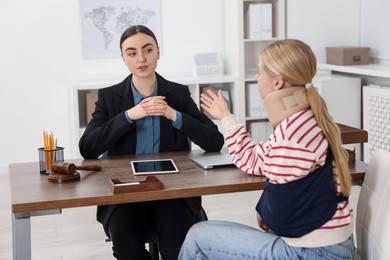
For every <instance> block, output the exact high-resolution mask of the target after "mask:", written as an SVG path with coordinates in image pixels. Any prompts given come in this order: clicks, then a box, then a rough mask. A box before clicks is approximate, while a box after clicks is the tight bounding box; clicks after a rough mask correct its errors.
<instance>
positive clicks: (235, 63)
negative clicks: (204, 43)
mask: <svg viewBox="0 0 390 260" xmlns="http://www.w3.org/2000/svg"><path fill="white" fill-rule="evenodd" d="M252 4H271V6H272V7H271V8H269V6H266V7H265V9H266V10H264V9H262V8H263V7H264V6H262V7H261V8H260V7H259V6H256V5H252ZM251 8H254V9H251ZM268 8H269V9H268ZM253 10H255V11H254V12H253ZM270 10H271V12H272V14H271V16H272V18H271V23H272V24H271V31H272V32H271V33H269V30H267V29H269V27H270V26H269V24H270V23H269V21H270V18H269V17H270V15H269V14H270V13H269V12H268V11H270ZM256 14H258V16H257V15H256ZM262 15H264V16H262ZM225 17H226V18H225V28H226V31H225V35H226V39H229V41H226V61H227V62H226V63H227V65H228V67H227V69H228V70H229V71H230V72H231V73H233V74H238V77H239V83H238V84H239V86H240V92H239V98H238V99H239V104H238V105H239V106H240V109H239V111H240V113H241V115H240V117H241V119H242V122H241V123H242V124H243V125H245V126H246V127H247V130H248V132H249V133H250V134H251V135H252V137H253V139H254V140H255V141H265V140H266V139H267V138H268V134H271V133H272V127H271V125H270V124H269V122H268V118H267V117H265V116H264V113H263V112H262V111H260V113H259V114H257V113H258V112H259V110H261V108H260V107H261V106H262V105H257V104H255V106H251V105H249V102H248V100H249V99H248V97H249V96H250V94H249V92H248V91H250V90H249V89H251V90H252V91H251V92H252V93H254V92H253V89H252V88H250V87H249V86H250V85H251V84H257V79H256V74H257V72H258V63H259V55H260V52H261V51H262V50H263V49H264V48H265V47H266V46H267V45H268V44H270V43H271V42H273V41H275V40H281V39H285V38H286V0H238V1H226V2H225ZM262 18H265V20H262ZM250 21H252V23H250ZM258 21H260V23H261V22H263V21H264V24H265V25H266V26H264V27H262V26H254V27H251V24H252V25H253V24H255V25H258ZM253 28H255V29H257V30H252V29H253ZM264 28H265V30H263V31H262V29H264ZM249 36H252V37H253V38H252V37H249ZM231 39H236V40H235V41H232V40H231ZM256 96H257V95H256ZM252 97H253V99H252V104H253V102H257V101H255V100H256V98H255V97H254V96H252ZM259 99H261V98H260V97H259ZM258 102H259V103H260V102H261V100H259V101H258ZM253 115H255V116H253Z"/></svg>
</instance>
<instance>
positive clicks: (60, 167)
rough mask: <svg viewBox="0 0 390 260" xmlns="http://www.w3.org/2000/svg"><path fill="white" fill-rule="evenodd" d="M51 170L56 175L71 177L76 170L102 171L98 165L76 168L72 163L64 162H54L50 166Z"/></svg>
mask: <svg viewBox="0 0 390 260" xmlns="http://www.w3.org/2000/svg"><path fill="white" fill-rule="evenodd" d="M51 169H52V170H53V171H54V172H56V173H62V174H68V175H72V174H74V173H75V172H76V170H86V171H95V172H96V171H100V170H101V169H102V167H101V166H99V165H84V166H76V165H75V164H74V163H66V162H54V163H53V164H52V165H51Z"/></svg>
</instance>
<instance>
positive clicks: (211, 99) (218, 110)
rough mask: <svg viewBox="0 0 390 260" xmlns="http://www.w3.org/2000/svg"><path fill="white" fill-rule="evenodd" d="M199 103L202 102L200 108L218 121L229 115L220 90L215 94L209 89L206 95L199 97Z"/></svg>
mask: <svg viewBox="0 0 390 260" xmlns="http://www.w3.org/2000/svg"><path fill="white" fill-rule="evenodd" d="M200 101H201V102H202V103H201V105H200V106H201V107H202V108H203V109H204V110H206V111H207V112H209V113H210V115H212V116H213V117H214V118H216V119H218V120H222V119H223V118H225V117H227V116H228V115H230V114H231V113H230V111H229V107H228V104H227V102H226V100H225V98H224V97H223V95H222V91H221V90H218V93H217V94H215V93H214V92H213V91H212V90H211V89H208V90H207V95H206V94H205V93H202V94H201V95H200Z"/></svg>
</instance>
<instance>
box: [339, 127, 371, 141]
mask: <svg viewBox="0 0 390 260" xmlns="http://www.w3.org/2000/svg"><path fill="white" fill-rule="evenodd" d="M337 126H338V127H339V129H340V133H341V140H342V142H343V144H358V143H366V142H368V132H367V131H366V130H363V129H360V128H355V127H351V126H347V125H343V124H337Z"/></svg>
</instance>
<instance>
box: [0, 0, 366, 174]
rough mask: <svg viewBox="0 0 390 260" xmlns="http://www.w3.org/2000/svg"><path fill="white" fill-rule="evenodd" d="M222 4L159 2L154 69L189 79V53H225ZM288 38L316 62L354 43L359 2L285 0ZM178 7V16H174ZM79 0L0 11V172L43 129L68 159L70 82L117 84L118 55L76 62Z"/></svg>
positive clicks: (23, 2) (30, 150)
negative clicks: (303, 45)
mask: <svg viewBox="0 0 390 260" xmlns="http://www.w3.org/2000/svg"><path fill="white" fill-rule="evenodd" d="M224 1H235V0H213V1H210V0H196V1H195V0H161V9H162V10H161V12H162V14H161V16H162V37H163V41H162V45H163V53H162V57H161V59H160V61H159V66H158V69H157V70H158V72H160V73H161V74H163V75H164V76H167V77H170V76H188V75H190V74H191V55H192V54H193V53H196V52H220V53H222V54H223V52H224V24H223V21H224V14H223V10H224V8H223V4H224ZM287 2H288V8H287V14H288V15H287V25H288V26H287V32H288V37H295V38H300V39H302V40H304V41H306V42H307V43H309V44H310V45H311V46H312V48H313V50H314V51H315V52H316V54H317V57H318V60H319V61H320V62H324V61H325V47H326V46H330V45H347V44H348V45H350V44H351V45H353V44H358V43H359V37H360V35H359V33H360V31H359V28H360V23H359V19H360V1H356V0H344V1H339V0H322V1H320V0H318V1H312V0H294V1H287ZM178 10H180V11H178ZM80 19H81V15H80V0H67V1H51V0H35V1H27V0H18V1H8V2H7V3H6V4H4V3H3V4H2V6H1V8H0V31H1V32H2V36H1V37H0V71H1V72H0V88H1V90H2V91H1V97H2V98H1V101H0V111H1V115H2V116H1V125H2V127H1V132H0V144H1V148H2V149H1V150H0V173H1V172H2V171H3V172H6V168H7V165H8V164H9V163H15V162H26V161H36V160H37V159H38V153H37V148H38V147H40V146H42V131H43V130H44V129H45V130H49V131H53V132H54V134H55V136H56V137H57V138H58V144H59V145H60V146H64V147H65V159H67V158H72V156H73V154H74V153H73V152H72V149H76V148H77V144H74V143H72V140H73V139H72V137H71V135H72V131H73V130H71V126H72V118H71V117H72V113H71V111H72V109H71V107H70V103H71V101H70V93H71V91H70V87H71V84H72V83H73V82H77V81H89V80H93V81H96V80H107V79H115V80H120V79H122V78H124V77H125V76H127V74H128V72H127V69H126V68H125V66H124V65H123V62H122V61H121V59H119V58H110V59H88V60H86V59H83V57H82V48H81V47H82V33H81V21H80Z"/></svg>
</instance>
